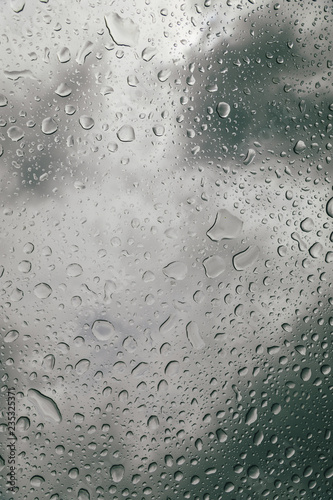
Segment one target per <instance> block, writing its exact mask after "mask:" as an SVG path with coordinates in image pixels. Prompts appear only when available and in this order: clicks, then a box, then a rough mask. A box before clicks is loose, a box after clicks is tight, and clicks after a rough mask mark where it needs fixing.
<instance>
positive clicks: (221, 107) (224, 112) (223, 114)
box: [216, 102, 230, 118]
mask: <svg viewBox="0 0 333 500" xmlns="http://www.w3.org/2000/svg"><path fill="white" fill-rule="evenodd" d="M216 111H217V113H218V115H219V117H220V118H228V116H229V113H230V106H229V104H228V103H226V102H219V103H218V105H217V108H216Z"/></svg>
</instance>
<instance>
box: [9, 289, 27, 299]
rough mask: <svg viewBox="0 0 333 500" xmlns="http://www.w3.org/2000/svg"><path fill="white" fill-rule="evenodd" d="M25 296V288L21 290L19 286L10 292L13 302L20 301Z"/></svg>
mask: <svg viewBox="0 0 333 500" xmlns="http://www.w3.org/2000/svg"><path fill="white" fill-rule="evenodd" d="M23 297H24V292H23V290H20V289H19V288H14V290H13V291H12V293H11V294H10V300H11V301H12V302H19V301H20V300H22V299H23Z"/></svg>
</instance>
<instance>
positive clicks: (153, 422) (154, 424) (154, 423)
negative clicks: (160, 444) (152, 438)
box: [147, 415, 160, 431]
mask: <svg viewBox="0 0 333 500" xmlns="http://www.w3.org/2000/svg"><path fill="white" fill-rule="evenodd" d="M147 425H148V427H149V429H150V430H151V431H156V429H158V428H159V426H160V422H159V420H158V418H157V417H156V415H151V416H150V417H149V419H148V422H147Z"/></svg>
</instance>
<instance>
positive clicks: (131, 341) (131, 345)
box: [123, 335, 138, 353]
mask: <svg viewBox="0 0 333 500" xmlns="http://www.w3.org/2000/svg"><path fill="white" fill-rule="evenodd" d="M123 347H124V349H125V350H126V351H127V352H129V353H132V352H134V351H136V349H137V347H138V344H137V342H136V340H135V338H134V337H132V336H131V335H130V336H129V337H126V339H125V340H124V342H123Z"/></svg>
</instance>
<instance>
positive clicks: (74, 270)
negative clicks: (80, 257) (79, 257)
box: [66, 263, 83, 278]
mask: <svg viewBox="0 0 333 500" xmlns="http://www.w3.org/2000/svg"><path fill="white" fill-rule="evenodd" d="M66 272H67V276H70V277H75V278H76V277H77V276H81V274H82V273H83V269H82V267H81V266H80V264H76V263H74V264H69V266H68V267H67V269H66Z"/></svg>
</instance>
